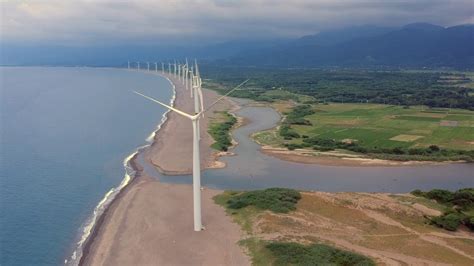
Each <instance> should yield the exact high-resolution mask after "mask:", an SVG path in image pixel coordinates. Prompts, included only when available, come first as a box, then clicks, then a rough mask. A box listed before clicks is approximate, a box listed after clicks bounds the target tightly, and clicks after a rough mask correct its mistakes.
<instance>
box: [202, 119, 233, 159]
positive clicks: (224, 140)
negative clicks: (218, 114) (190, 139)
mask: <svg viewBox="0 0 474 266" xmlns="http://www.w3.org/2000/svg"><path fill="white" fill-rule="evenodd" d="M225 118H226V121H225V122H222V123H215V124H211V126H210V127H209V130H208V132H209V134H210V135H211V136H212V138H213V139H214V141H215V143H213V144H212V145H211V147H212V148H214V149H216V150H219V151H227V150H228V148H229V147H230V146H231V145H232V139H231V137H230V130H231V129H232V127H233V126H234V125H235V123H237V119H236V118H235V117H234V116H232V115H231V114H229V113H227V112H226V113H225Z"/></svg>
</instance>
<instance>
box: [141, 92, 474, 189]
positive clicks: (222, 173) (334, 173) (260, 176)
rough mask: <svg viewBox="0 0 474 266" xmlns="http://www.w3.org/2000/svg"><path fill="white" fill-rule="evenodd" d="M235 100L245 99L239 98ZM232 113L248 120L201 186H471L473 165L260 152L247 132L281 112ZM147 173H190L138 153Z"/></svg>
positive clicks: (251, 109) (184, 179)
mask: <svg viewBox="0 0 474 266" xmlns="http://www.w3.org/2000/svg"><path fill="white" fill-rule="evenodd" d="M239 103H240V104H242V103H245V102H242V101H241V100H239ZM236 115H237V116H240V117H243V118H244V119H246V120H247V121H248V123H247V124H245V125H244V126H242V127H240V128H238V129H236V130H234V131H233V133H232V134H233V137H234V139H236V140H237V142H238V143H239V144H238V145H237V147H235V148H234V149H233V150H232V152H234V153H235V155H234V156H226V157H221V158H220V160H222V161H224V162H225V163H226V164H227V167H226V168H223V169H210V170H206V171H203V174H202V184H203V185H204V186H206V187H210V188H216V189H229V190H250V189H262V188H269V187H287V188H294V189H300V190H318V191H327V192H343V191H344V192H387V193H407V192H410V191H413V190H415V189H422V190H429V189H433V188H441V189H449V190H456V189H459V188H463V187H473V186H474V176H473V174H472V173H474V165H472V164H440V165H421V166H397V167H383V166H374V167H367V166H364V167H356V166H325V165H317V164H303V163H295V162H288V161H283V160H280V159H277V158H274V157H271V156H268V155H265V154H263V153H261V152H260V146H259V145H258V144H256V143H255V142H254V141H253V140H252V139H251V138H250V135H251V134H252V133H255V132H257V131H261V130H265V129H269V128H272V127H274V126H275V125H276V124H277V123H278V121H279V120H280V115H279V114H278V113H277V112H276V111H275V110H273V109H272V108H270V107H255V106H244V107H242V108H241V109H240V110H238V111H237V112H236ZM139 160H140V163H141V164H142V165H144V166H145V171H146V172H147V174H149V175H151V176H154V177H156V178H158V179H159V180H160V181H161V182H166V183H191V176H189V175H186V176H165V175H162V174H160V173H159V172H158V171H156V170H155V168H154V167H153V166H151V165H149V164H147V163H145V162H144V160H143V158H139Z"/></svg>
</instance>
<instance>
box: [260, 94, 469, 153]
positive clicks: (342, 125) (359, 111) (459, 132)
mask: <svg viewBox="0 0 474 266" xmlns="http://www.w3.org/2000/svg"><path fill="white" fill-rule="evenodd" d="M274 105H275V107H276V108H277V109H279V110H281V111H287V110H288V106H285V105H282V104H281V103H274ZM312 106H313V108H314V110H315V111H316V112H315V113H314V114H312V115H309V116H306V117H304V118H305V119H306V120H309V121H310V122H311V125H291V128H292V129H294V130H295V131H296V132H297V133H298V134H300V135H301V136H304V137H306V136H308V137H314V136H317V137H319V138H324V139H334V140H337V141H343V142H357V144H359V145H360V146H362V147H367V148H374V147H377V148H395V147H402V148H416V147H428V146H430V145H437V146H439V147H441V148H446V149H456V150H472V149H474V112H473V111H468V110H461V109H428V108H426V107H419V106H413V107H410V108H404V107H401V106H393V105H381V104H334V103H332V104H317V105H312ZM255 138H256V139H257V140H258V141H259V142H261V143H263V144H267V145H273V146H279V145H280V146H281V145H283V144H284V143H301V142H302V140H303V138H294V139H292V140H283V138H282V137H281V136H279V134H278V132H277V131H276V130H275V129H274V130H270V131H266V132H261V133H258V134H256V135H255Z"/></svg>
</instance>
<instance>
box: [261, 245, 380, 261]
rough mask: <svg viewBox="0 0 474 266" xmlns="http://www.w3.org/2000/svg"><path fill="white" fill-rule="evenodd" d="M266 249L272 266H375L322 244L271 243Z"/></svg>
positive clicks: (357, 256)
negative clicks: (273, 261) (272, 262)
mask: <svg viewBox="0 0 474 266" xmlns="http://www.w3.org/2000/svg"><path fill="white" fill-rule="evenodd" d="M266 247H267V249H269V250H270V251H271V252H272V254H273V256H274V257H275V258H276V260H275V263H274V265H375V263H374V262H373V261H372V260H371V259H369V258H367V257H365V256H362V255H359V254H355V253H352V252H348V251H344V250H340V249H337V248H334V247H331V246H328V245H324V244H311V245H302V244H298V243H290V242H272V243H269V244H267V245H266Z"/></svg>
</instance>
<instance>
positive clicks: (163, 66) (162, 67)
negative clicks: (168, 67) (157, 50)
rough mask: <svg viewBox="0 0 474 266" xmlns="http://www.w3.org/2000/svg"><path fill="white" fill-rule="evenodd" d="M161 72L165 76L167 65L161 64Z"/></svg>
mask: <svg viewBox="0 0 474 266" xmlns="http://www.w3.org/2000/svg"><path fill="white" fill-rule="evenodd" d="M161 72H162V73H163V74H165V63H164V62H161Z"/></svg>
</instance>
